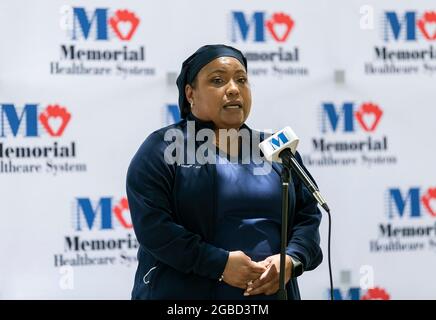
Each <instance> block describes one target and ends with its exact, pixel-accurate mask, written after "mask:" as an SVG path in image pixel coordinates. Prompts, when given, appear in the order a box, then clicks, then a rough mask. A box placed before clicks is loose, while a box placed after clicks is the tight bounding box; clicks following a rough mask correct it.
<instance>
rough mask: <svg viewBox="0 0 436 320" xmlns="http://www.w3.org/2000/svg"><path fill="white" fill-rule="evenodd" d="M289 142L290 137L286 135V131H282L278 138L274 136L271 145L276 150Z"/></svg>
mask: <svg viewBox="0 0 436 320" xmlns="http://www.w3.org/2000/svg"><path fill="white" fill-rule="evenodd" d="M288 142H289V139H288V137H287V136H286V135H285V133H284V132H280V133H279V134H277V138H275V137H272V138H271V140H270V143H271V146H272V147H273V149H274V150H277V149H279V148H280V146H282V145H284V144H286V143H288Z"/></svg>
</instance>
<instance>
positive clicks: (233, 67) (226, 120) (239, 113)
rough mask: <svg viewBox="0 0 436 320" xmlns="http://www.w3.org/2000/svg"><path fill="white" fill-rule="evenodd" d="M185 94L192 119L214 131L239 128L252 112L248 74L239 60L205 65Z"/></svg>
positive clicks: (219, 61)
mask: <svg viewBox="0 0 436 320" xmlns="http://www.w3.org/2000/svg"><path fill="white" fill-rule="evenodd" d="M185 93H186V97H187V99H188V101H189V102H190V103H191V104H192V109H191V110H192V113H193V114H194V116H196V117H197V118H199V119H200V120H204V121H213V122H214V124H215V126H216V127H217V128H220V129H221V128H223V129H230V128H235V129H238V128H239V127H240V126H241V125H242V124H243V123H244V122H245V120H246V119H247V117H248V114H249V113H250V109H251V91H250V86H249V84H248V80H247V72H246V71H245V68H244V66H243V65H242V64H241V63H240V62H239V60H238V59H235V58H232V57H219V58H216V59H215V60H212V61H211V62H209V63H208V64H207V65H205V66H204V67H203V68H202V69H201V70H200V72H199V73H198V74H197V78H196V80H195V82H194V84H193V86H191V85H186V88H185Z"/></svg>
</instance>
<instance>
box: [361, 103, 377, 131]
mask: <svg viewBox="0 0 436 320" xmlns="http://www.w3.org/2000/svg"><path fill="white" fill-rule="evenodd" d="M382 114H383V111H382V110H381V109H380V108H379V107H378V105H376V104H373V103H363V104H362V105H361V106H360V109H359V110H357V111H356V119H357V121H359V123H360V126H361V127H362V129H363V130H365V131H368V132H371V131H374V130H375V128H376V127H377V125H378V123H379V121H380V118H381V116H382Z"/></svg>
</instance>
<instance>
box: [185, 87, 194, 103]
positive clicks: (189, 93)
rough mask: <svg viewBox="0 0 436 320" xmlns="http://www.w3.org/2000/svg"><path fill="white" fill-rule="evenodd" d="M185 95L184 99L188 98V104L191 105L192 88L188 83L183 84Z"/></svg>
mask: <svg viewBox="0 0 436 320" xmlns="http://www.w3.org/2000/svg"><path fill="white" fill-rule="evenodd" d="M185 96H186V100H188V102H189V104H190V105H191V106H192V105H193V104H194V89H193V88H192V86H191V85H190V84H187V85H186V86H185Z"/></svg>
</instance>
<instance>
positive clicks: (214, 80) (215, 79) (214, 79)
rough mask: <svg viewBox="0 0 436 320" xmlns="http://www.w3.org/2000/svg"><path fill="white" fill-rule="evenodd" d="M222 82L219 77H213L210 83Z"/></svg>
mask: <svg viewBox="0 0 436 320" xmlns="http://www.w3.org/2000/svg"><path fill="white" fill-rule="evenodd" d="M222 82H223V80H222V79H221V78H213V79H212V83H214V84H221V83H222Z"/></svg>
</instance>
